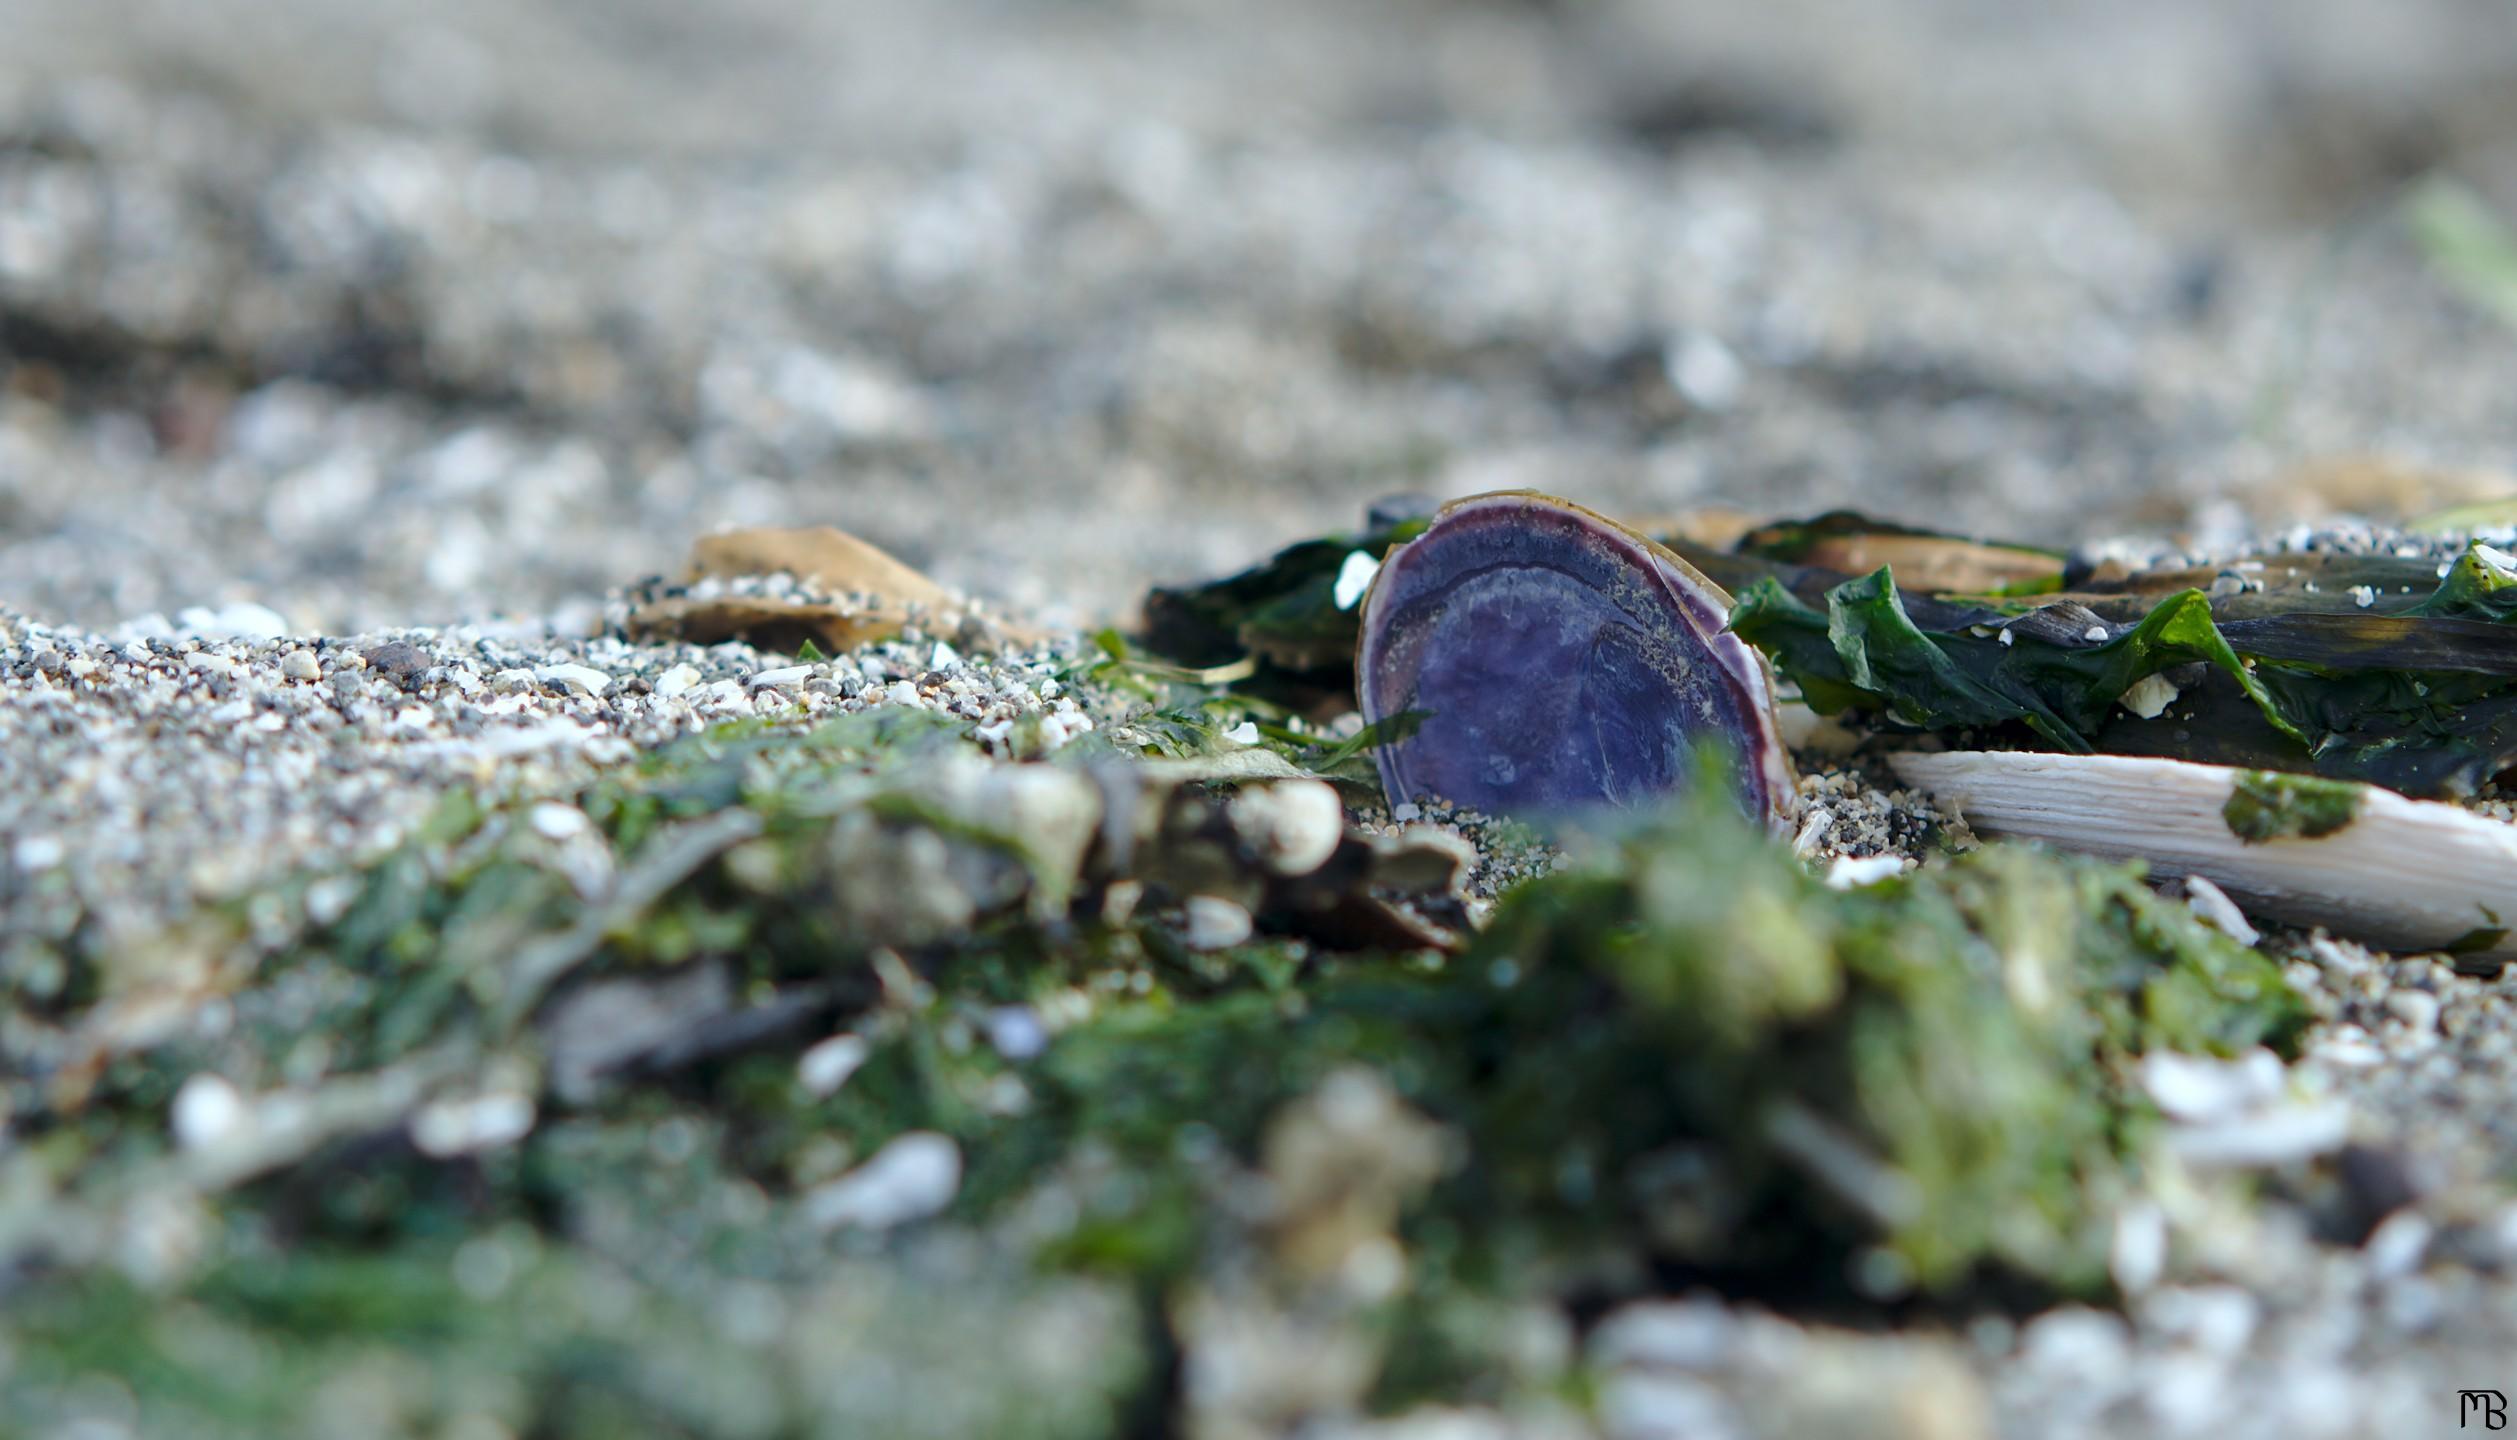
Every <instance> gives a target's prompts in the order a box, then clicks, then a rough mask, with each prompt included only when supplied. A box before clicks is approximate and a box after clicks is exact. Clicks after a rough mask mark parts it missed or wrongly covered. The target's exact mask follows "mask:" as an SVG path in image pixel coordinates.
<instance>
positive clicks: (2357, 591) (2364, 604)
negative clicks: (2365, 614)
mask: <svg viewBox="0 0 2517 1440" xmlns="http://www.w3.org/2000/svg"><path fill="white" fill-rule="evenodd" d="M2351 603H2352V604H2354V605H2357V606H2359V607H2360V608H2361V609H2363V610H2366V609H2367V608H2368V607H2370V606H2371V605H2374V604H2376V603H2377V587H2376V586H2374V585H2354V586H2352V587H2351Z"/></svg>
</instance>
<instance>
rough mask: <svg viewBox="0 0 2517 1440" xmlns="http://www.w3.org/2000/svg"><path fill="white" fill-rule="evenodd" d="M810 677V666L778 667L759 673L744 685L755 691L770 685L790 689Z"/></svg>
mask: <svg viewBox="0 0 2517 1440" xmlns="http://www.w3.org/2000/svg"><path fill="white" fill-rule="evenodd" d="M812 676H813V667H812V666H810V665H780V666H778V667H777V668H776V669H773V670H763V671H760V672H759V673H758V674H755V675H754V676H752V678H751V679H750V680H748V681H745V682H744V683H745V684H748V685H750V686H751V687H752V688H753V689H755V690H766V689H768V688H769V687H770V686H772V685H776V686H781V687H784V688H788V689H792V688H794V687H795V686H798V685H801V684H803V683H804V682H805V681H807V680H809V679H811V678H812Z"/></svg>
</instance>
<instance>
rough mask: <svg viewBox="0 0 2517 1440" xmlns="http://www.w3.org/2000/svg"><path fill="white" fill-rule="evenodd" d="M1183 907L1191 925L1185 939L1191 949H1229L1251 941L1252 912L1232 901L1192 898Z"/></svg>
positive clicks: (1210, 896) (1188, 925)
mask: <svg viewBox="0 0 2517 1440" xmlns="http://www.w3.org/2000/svg"><path fill="white" fill-rule="evenodd" d="M1180 908H1181V910H1182V912H1183V913H1184V914H1185V916H1186V918H1187V922H1188V923H1187V927H1186V934H1185V936H1184V938H1185V939H1186V940H1187V941H1188V945H1189V948H1190V949H1192V950H1228V949H1230V948H1232V947H1233V946H1235V945H1239V944H1241V943H1242V942H1244V941H1246V940H1248V939H1249V938H1250V931H1251V923H1250V912H1249V911H1247V910H1245V909H1243V908H1242V907H1241V906H1239V905H1237V904H1235V903H1233V902H1232V901H1230V900H1223V899H1218V898H1216V897H1215V896H1212V895H1192V896H1190V897H1189V899H1188V903H1187V904H1185V905H1183V906H1181V907H1180Z"/></svg>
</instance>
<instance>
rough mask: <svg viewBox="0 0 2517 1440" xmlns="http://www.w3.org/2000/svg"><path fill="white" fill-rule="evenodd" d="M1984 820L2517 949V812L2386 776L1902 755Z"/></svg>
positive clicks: (2409, 942)
mask: <svg viewBox="0 0 2517 1440" xmlns="http://www.w3.org/2000/svg"><path fill="white" fill-rule="evenodd" d="M1889 763H1890V764H1891V765H1892V766H1893V767H1894V768H1895V770H1896V773H1897V775H1898V777H1899V778H1901V779H1903V780H1904V781H1905V782H1906V783H1907V784H1909V785H1913V786H1915V787H1916V788H1918V789H1922V790H1926V791H1929V792H1930V793H1931V794H1933V795H1934V796H1936V797H1938V798H1939V799H1940V800H1942V801H1943V802H1944V803H1947V804H1949V805H1952V806H1955V807H1956V808H1957V809H1958V810H1959V811H1960V812H1961V813H1962V814H1964V815H1965V817H1966V819H1967V821H1968V823H1969V824H1971V825H1972V826H1974V827H1975V829H1976V830H1977V831H1979V832H1981V833H1983V834H1987V835H2007V836H2013V837H2017V838H2021V839H2030V840H2041V841H2043V842H2045V843H2046V844H2049V845H2052V846H2055V847H2056V848H2059V849H2065V850H2076V851H2080V852H2083V853H2087V854H2093V855H2106V856H2124V857H2139V858H2141V859H2144V860H2147V861H2148V862H2150V865H2151V867H2152V868H2153V869H2154V870H2155V871H2157V872H2159V873H2161V874H2167V875H2198V876H2201V877H2202V878H2203V879H2205V880H2207V881H2209V882H2210V883H2211V884H2212V885H2214V886H2216V887H2218V888H2219V889H2220V890H2222V891H2225V892H2227V896H2228V898H2230V899H2233V900H2235V901H2236V902H2237V903H2238V904H2239V905H2240V906H2241V907H2242V908H2243V909H2245V910H2246V911H2247V912H2249V913H2251V914H2256V915H2263V916H2269V917H2271V918H2273V919H2277V920H2284V921H2288V922H2290V923H2293V924H2298V925H2322V926H2325V927H2326V928H2328V929H2330V930H2331V931H2333V932H2334V933H2335V934H2337V935H2341V936H2345V937H2348V938H2351V939H2355V940H2361V941H2365V942H2367V943H2369V944H2371V945H2376V946H2381V947H2383V948H2386V949H2390V950H2397V951H2409V952H2418V951H2449V952H2452V953H2455V954H2458V955H2460V956H2472V957H2475V958H2477V959H2506V958H2510V957H2517V943H2512V942H2511V940H2510V936H2509V931H2510V926H2511V923H2512V919H2517V826H2511V825H2508V824H2504V823H2502V822H2500V821H2497V820H2492V819H2489V818H2487V817H2485V816H2482V815H2477V814H2474V813H2472V812H2470V811H2467V810H2463V809H2460V808H2458V807H2456V806H2453V805H2443V804H2438V803H2434V802H2427V801H2419V800H2410V799H2406V798H2405V797H2403V796H2401V795H2397V794H2394V793H2392V792H2390V791H2387V790H2383V789H2380V788H2378V787H2376V786H2366V785H2347V784H2341V783H2337V782H2333V781H2325V780H2319V779H2316V778H2314V777H2309V776H2298V775H2288V774H2273V773H2267V772H2258V771H2245V770H2237V769H2231V768H2228V767H2225V766H2217V765H2196V764H2191V763H2187V762H2184V761H2177V760H2160V759H2151V758H2147V757H2140V756H2127V755H2052V754H2043V753H2038V752H2032V751H1948V752H1944V753H1941V754H1919V753H1901V754H1894V755H1891V756H1890V757H1889Z"/></svg>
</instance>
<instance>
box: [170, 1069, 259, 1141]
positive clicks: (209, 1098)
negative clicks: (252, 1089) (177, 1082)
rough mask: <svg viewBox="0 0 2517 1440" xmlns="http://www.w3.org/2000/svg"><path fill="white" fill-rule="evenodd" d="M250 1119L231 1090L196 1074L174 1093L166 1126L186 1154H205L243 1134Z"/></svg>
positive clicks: (213, 1077) (203, 1073) (210, 1076)
mask: <svg viewBox="0 0 2517 1440" xmlns="http://www.w3.org/2000/svg"><path fill="white" fill-rule="evenodd" d="M251 1119H252V1111H251V1109H250V1107H248V1106H247V1105H246V1104H245V1097H244V1096H243V1095H241V1094H239V1093H238V1092H237V1089H236V1087H235V1086H233V1085H230V1084H229V1083H227V1081H226V1080H224V1079H222V1078H221V1077H219V1076H216V1075H213V1074H211V1073H210V1072H208V1071H206V1070H203V1071H198V1072H196V1073H195V1074H193V1075H192V1076H191V1078H189V1079H187V1080H185V1081H184V1083H183V1085H182V1087H181V1088H180V1089H178V1090H176V1091H175V1103H174V1105H173V1107H172V1108H171V1109H170V1111H169V1112H168V1114H167V1123H168V1125H169V1127H170V1128H172V1129H173V1131H174V1133H175V1143H176V1144H178V1145H181V1146H182V1147H183V1148H185V1149H186V1150H206V1149H208V1148H209V1147H211V1146H213V1145H216V1144H218V1143H219V1142H220V1141H222V1140H226V1139H228V1138H229V1137H231V1136H234V1135H237V1134H240V1133H242V1132H243V1130H244V1128H245V1126H246V1125H247V1124H248V1123H249V1122H250V1120H251Z"/></svg>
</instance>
